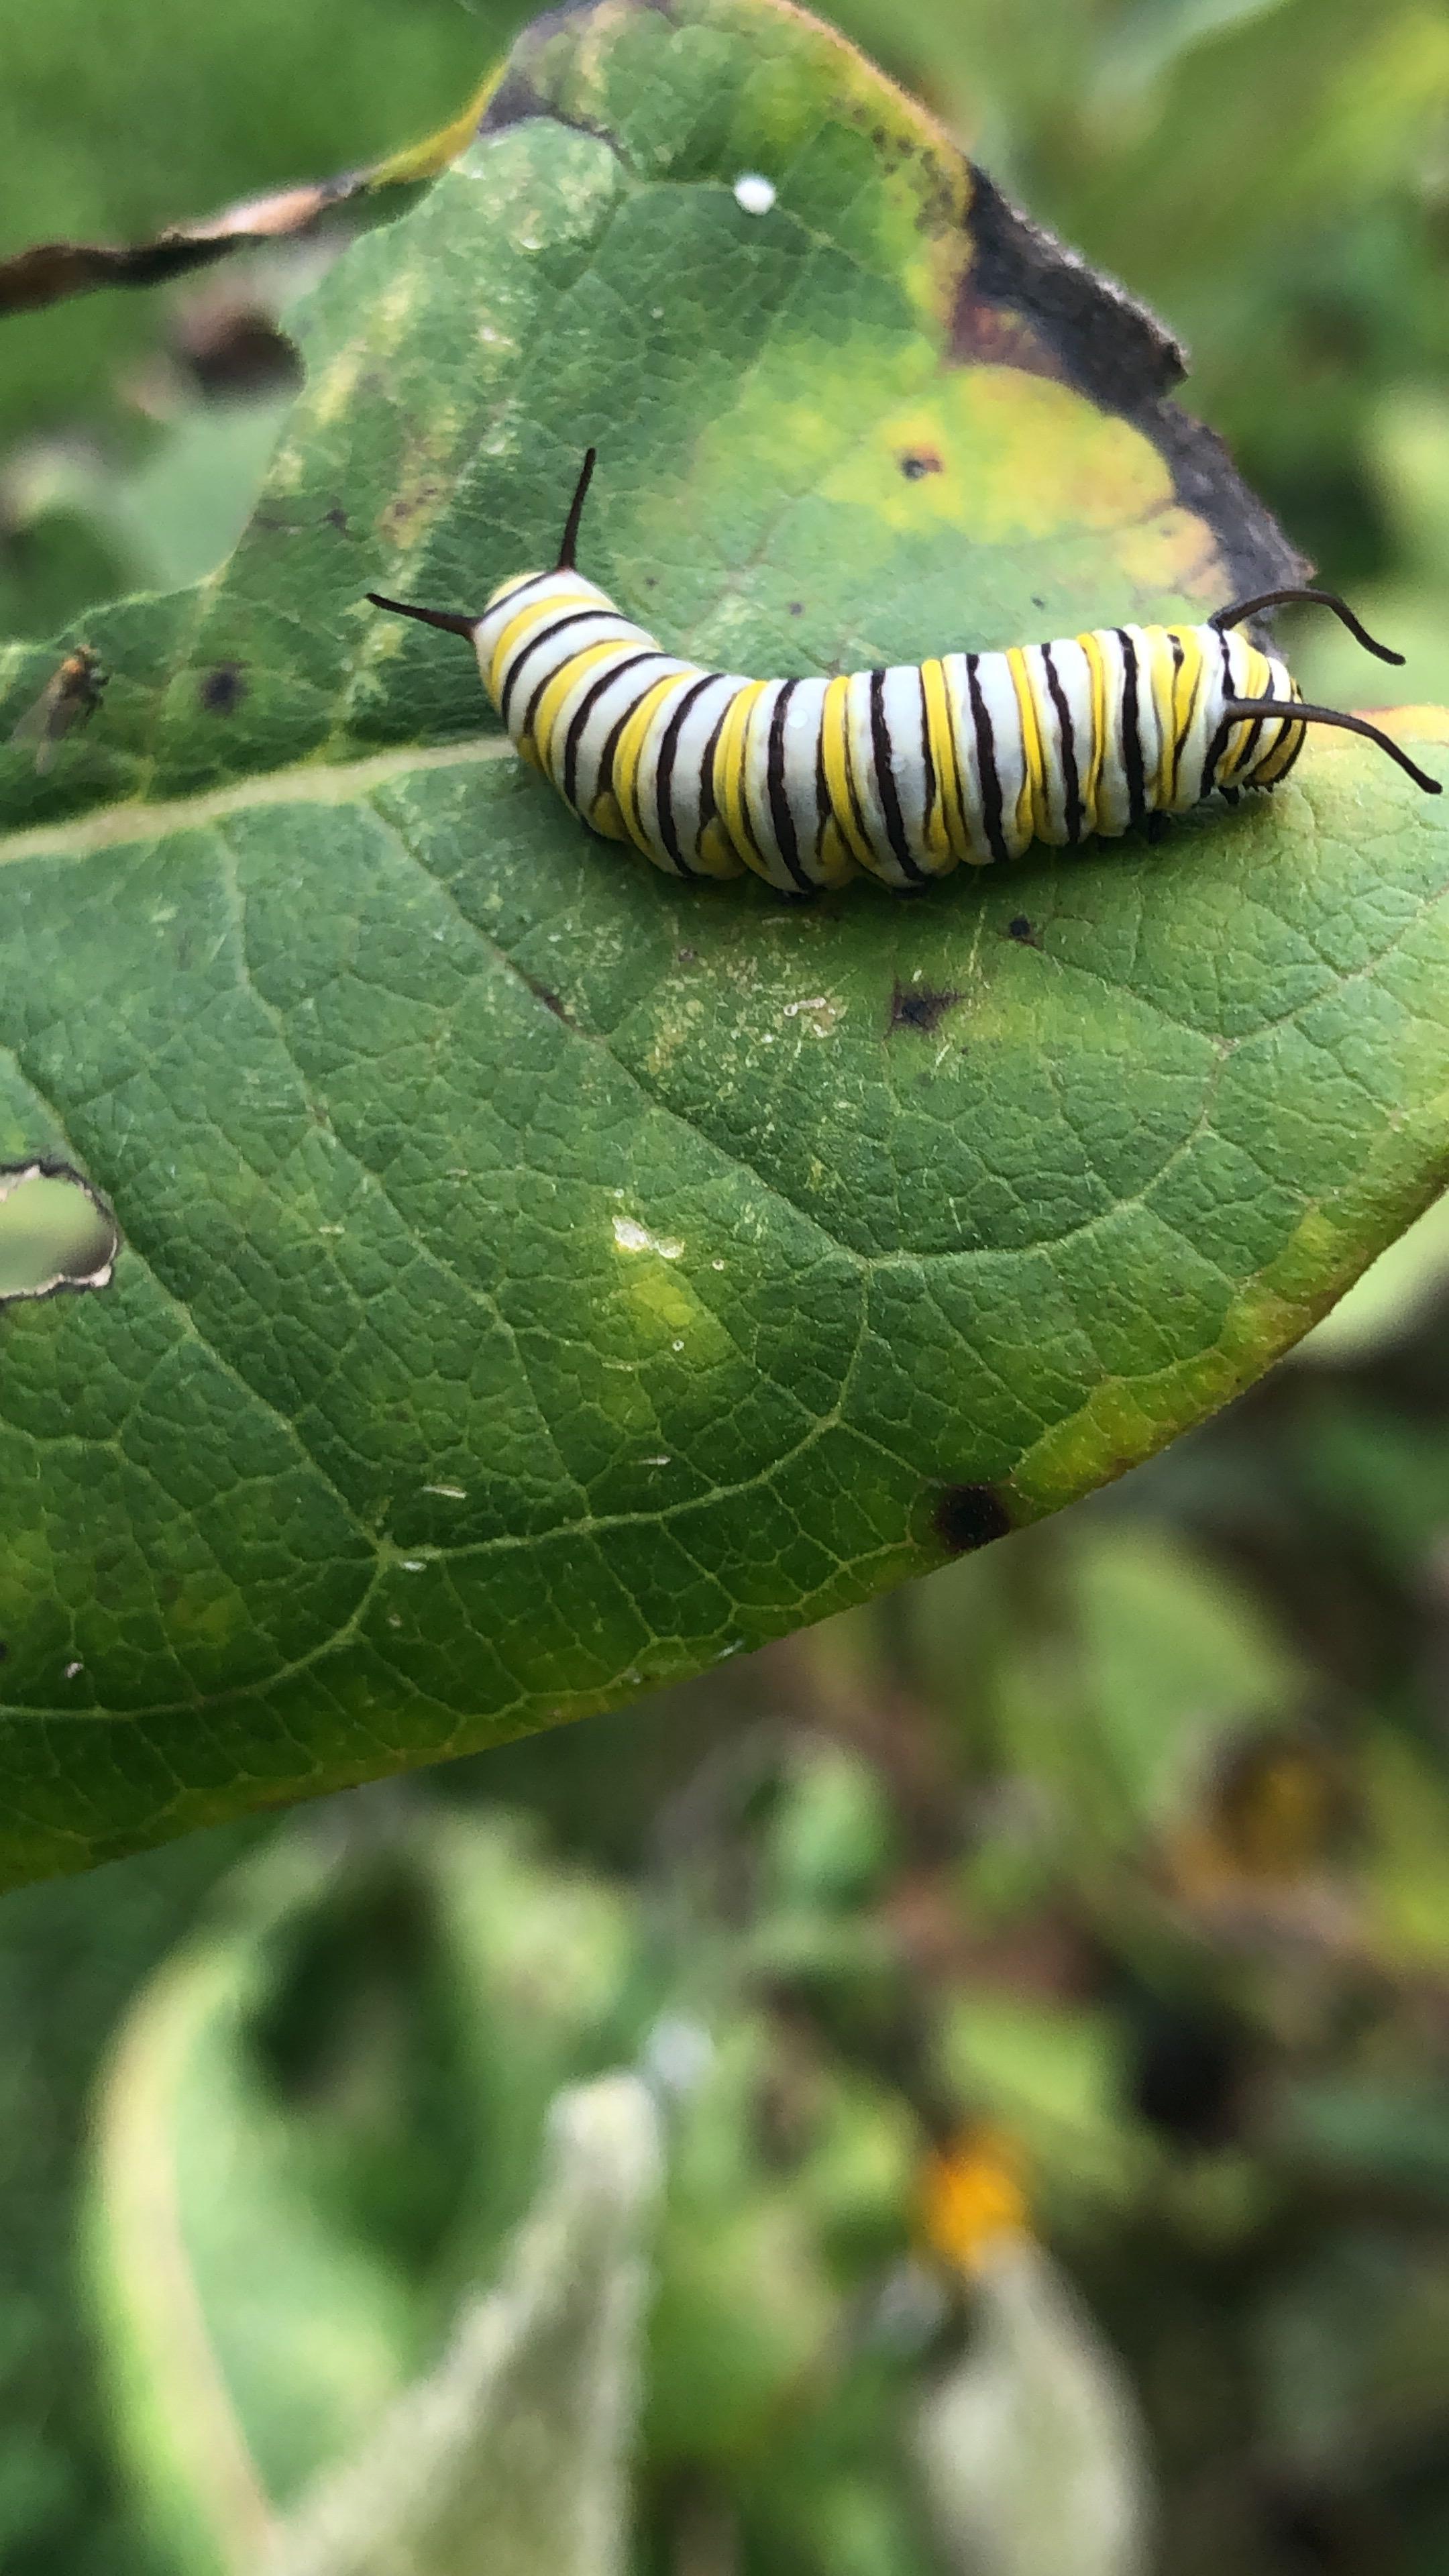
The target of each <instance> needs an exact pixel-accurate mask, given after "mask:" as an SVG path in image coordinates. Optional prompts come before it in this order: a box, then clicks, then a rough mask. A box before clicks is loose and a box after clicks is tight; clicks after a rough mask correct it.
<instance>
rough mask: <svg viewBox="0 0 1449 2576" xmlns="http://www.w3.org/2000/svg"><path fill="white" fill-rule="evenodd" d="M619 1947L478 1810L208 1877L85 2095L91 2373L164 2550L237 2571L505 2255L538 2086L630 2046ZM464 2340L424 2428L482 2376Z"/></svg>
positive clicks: (457, 2405)
mask: <svg viewBox="0 0 1449 2576" xmlns="http://www.w3.org/2000/svg"><path fill="white" fill-rule="evenodd" d="M630 1957H631V1943H630V1933H629V1926H628V1923H627V1918H626V1917H625V1915H624V1912H623V1910H622V1908H621V1906H620V1904H619V1902H618V1900H617V1899H615V1898H614V1897H613V1896H612V1895H611V1894H610V1892H609V1891H608V1890H607V1889H605V1888H603V1887H602V1886H600V1885H599V1884H598V1883H597V1882H596V1881H593V1880H591V1879H589V1878H586V1877H585V1876H584V1875H583V1874H582V1873H567V1872H561V1871H557V1870H553V1869H550V1868H548V1867H547V1866H545V1865H543V1864H542V1863H540V1862H539V1861H538V1859H537V1858H536V1857H535V1855H534V1854H533V1853H532V1851H531V1850H530V1848H529V1842H528V1837H527V1836H526V1834H525V1833H524V1832H523V1831H522V1830H521V1829H520V1828H518V1827H517V1826H516V1825H514V1824H513V1823H512V1822H511V1821H509V1820H507V1819H505V1818H502V1817H498V1816H491V1817H489V1818H487V1819H472V1818H469V1819H463V1818H453V1817H445V1816H439V1815H432V1816H427V1817H422V1818H415V1819H414V1820H413V1821H412V1822H411V1824H408V1823H407V1821H406V1820H405V1819H399V1818H397V1817H394V1818H393V1819H392V1822H391V1829H390V1830H389V1828H388V1821H387V1819H386V1817H383V1818H381V1819H379V1818H377V1817H374V1818H373V1819H372V1820H371V1824H370V1826H369V1819H368V1818H367V1817H366V1816H365V1815H364V1816H354V1818H353V1819H352V1834H351V1838H350V1839H348V1838H347V1837H342V1838H338V1837H335V1836H329V1837H327V1838H325V1839H324V1838H322V1837H320V1836H313V1835H311V1834H306V1835H303V1834H300V1833H298V1834H294V1835H284V1836H283V1837H281V1839H280V1840H278V1841H274V1842H273V1843H272V1844H271V1846H270V1847H269V1848H268V1849H267V1850H266V1851H265V1852H264V1853H263V1854H262V1855H260V1856H259V1857H258V1858H256V1859H254V1860H252V1861H250V1862H248V1863H246V1864H244V1865H243V1866H242V1867H241V1868H240V1869H238V1870H236V1871H235V1872H233V1873H232V1875H231V1876H230V1877H229V1878H228V1879H226V1880H225V1881H224V1882H223V1884H222V1887H221V1889H220V1890H219V1891H218V1894H217V1897H216V1900H215V1901H214V1904H213V1907H212V1910H211V1915H210V1918H209V1919H208V1920H207V1921H205V1922H204V1923H203V1925H202V1927H201V1929H200V1931H199V1932H198V1933H197V1934H196V1935H195V1936H194V1937H193V1938H192V1939H191V1940H190V1941H189V1942H187V1943H184V1944H183V1945H182V1947H181V1948H180V1949H179V1950H178V1951H177V1952H176V1953H175V1954H174V1956H173V1957H172V1958H171V1959H169V1960H168V1961H167V1963H166V1964H165V1966H164V1967H163V1968H162V1970H161V1971H160V1973H159V1974H158V1975H157V1976H156V1977H154V1978H153V1979H152V1980H151V1982H150V1983H149V1984H148V1985H147V1986H146V1987H145V1988H143V1990H142V1992H141V1995H140V1996H139V1998H138V2000H137V2002H136V2004H135V2006H134V2007H133V2009H132V2011H131V2013H130V2015H129V2017H128V2020H127V2022H126V2024H125V2026H124V2028H123V2030H122V2032H121V2035H120V2039H119V2043H118V2045H117V2047H116V2050H115V2053H114V2059H113V2063H112V2065H111V2066H110V2068H109V2069H108V2071H107V2074H106V2078H105V2081H104V2083H103V2085H102V2087H101V2090H100V2095H99V2099H98V2104H97V2116H96V2172H95V2178H94V2182H93V2185H92V2191H91V2208H90V2223H89V2226H88V2230H87V2243H88V2253H89V2257H90V2266H89V2268H90V2273H91V2280H92V2287H93V2295H94V2299H95V2304H96V2306H97V2309H98V2311H99V2318H100V2323H101V2327H102V2343H103V2360H104V2372H105V2378H106V2382H107V2384H108V2388H109V2393H110V2396H111V2400H112V2411H113V2414H114V2418H115V2426H116V2433H117V2437H118V2443H119V2447H120V2449H121V2452H122V2455H123V2459H124V2462H125V2465H126V2467H127V2468H128V2470H129V2472H130V2478H131V2483H132V2485H133V2487H134V2490H135V2493H136V2497H137V2500H138V2503H139V2505H140V2507H141V2510H142V2512H143V2513H144V2515H145V2518H146V2520H147V2523H148V2526H149V2527H151V2528H152V2529H153V2531H154V2532H155V2534H156V2537H157V2539H158V2541H159V2543H160V2544H161V2546H162V2547H163V2550H164V2553H165V2555H166V2557H167V2559H168V2561H169V2562H174V2563H175V2565H176V2566H177V2567H178V2568H179V2569H183V2570H186V2571H191V2572H192V2576H218V2571H222V2570H225V2571H230V2570H232V2569H234V2568H235V2569H237V2570H241V2569H245V2570H246V2571H247V2576H251V2571H253V2569H254V2568H255V2565H256V2560H257V2556H258V2552H259V2550H260V2548H261V2545H262V2541H263V2538H264V2536H265V2535H266V2533H267V2532H268V2531H269V2530H270V2529H271V2528H272V2526H273V2524H274V2523H275V2522H276V2521H277V2520H278V2518H279V2516H281V2515H284V2514H286V2513H287V2512H289V2511H291V2510H292V2509H293V2508H294V2507H295V2508H296V2511H297V2513H298V2516H299V2536H298V2541H297V2548H298V2552H299V2555H300V2553H301V2552H302V2551H303V2548H304V2539H305V2533H306V2532H310V2531H311V2529H312V2524H311V2521H310V2520H309V2519H307V2517H308V2515H309V2513H310V2507H309V2506H308V2505H307V2504H304V2503H303V2501H302V2499H303V2498H306V2497H310V2495H311V2493H312V2489H313V2484H314V2481H316V2480H317V2479H318V2478H319V2477H321V2476H323V2474H324V2473H325V2472H327V2471H329V2470H331V2469H333V2468H336V2467H338V2466H339V2464H342V2463H345V2462H346V2461H348V2460H350V2459H352V2458H354V2457H356V2456H359V2455H360V2454H361V2452H362V2449H363V2446H364V2445H365V2444H366V2443H368V2442H370V2441H371V2440H372V2438H373V2437H374V2435H375V2434H376V2433H377V2429H378V2426H379V2424H380V2423H381V2422H382V2421H383V2419H384V2418H385V2417H386V2416H387V2414H388V2410H389V2409H390V2407H391V2406H392V2404H393V2402H394V2400H399V2401H400V2402H401V2403H402V2404H403V2405H404V2407H405V2408H410V2407H412V2405H413V2404H414V2402H415V2401H414V2400H413V2399H411V2398H404V2397H403V2394H402V2392H404V2391H405V2390H407V2389H409V2388H411V2387H412V2384H413V2382H414V2379H415V2377H416V2374H417V2373H418V2372H419V2371H420V2370H421V2369H422V2368H424V2367H425V2366H426V2365H427V2364H428V2363H429V2362H430V2361H431V2360H432V2358H433V2355H434V2353H435V2351H436V2349H437V2345H438V2342H439V2340H440V2333H441V2327H442V2324H443V2321H444V2320H445V2319H446V2318H448V2317H449V2316H450V2312H451V2311H452V2309H453V2307H454V2305H455V2303H456V2301H457V2299H458V2298H459V2296H460V2295H461V2296H464V2297H465V2300H466V2299H467V2298H468V2297H469V2296H471V2295H474V2294H476V2291H477V2285H478V2284H479V2282H480V2281H487V2280H491V2279H493V2278H494V2277H495V2276H496V2274H497V2272H498V2270H499V2267H500V2264H502V2263H503V2262H504V2261H505V2259H506V2256H505V2248H506V2245H507V2242H508V2239H509V2237H510V2235H511V2233H512V2231H513V2230H514V2229H516V2228H517V2227H518V2226H519V2225H520V2224H521V2223H522V2222H523V2220H524V2218H525V2215H526V2213H527V2211H528V2209H529V2207H530V2204H531V2203H532V2202H533V2201H534V2199H535V2196H536V2194H537V2191H538V2177H539V2140H540V2136H541V2134H542V2133H543V2131H544V2129H545V2126H546V2121H547V2116H548V2111H549V2105H550V2104H551V2103H553V2102H555V2101H558V2100H563V2101H570V2100H572V2101H573V2102H575V2103H578V2102H581V2101H582V2102H587V2101H589V2100H590V2099H592V2098H595V2097H594V2096H592V2095H591V2094H590V2092H589V2091H588V2089H587V2088H585V2089H584V2090H582V2091H579V2090H574V2091H571V2090H570V2087H571V2086H572V2085H574V2084H575V2082H576V2079H577V2077H578V2076H579V2075H580V2074H581V2073H585V2072H591V2071H592V2070H593V2068H595V2067H596V2066H598V2065H599V2064H600V2063H607V2061H608V2058H609V2056H610V2055H611V2054H612V2053H613V2051H614V2048H615V2046H616V2045H617V2044H618V2043H620V2042H622V2043H623V2044H624V2045H626V2046H627V2045H630V2044H631V2042H632V2037H633V2033H632V2026H631V2024H630V2023H629V2022H628V2021H627V2019H624V2018H621V1990H622V1988H623V1987H624V1985H625V1982H626V1979H627V1974H628V1969H629V1964H630ZM601 2116H603V2114H602V2113H601ZM600 2172H601V2174H602V2165H601V2166H600ZM581 2214H582V2217H583V2219H584V2222H585V2225H586V2226H587V2221H588V2213H587V2211H585V2212H583V2213H581ZM595 2215H596V2216H599V2217H603V2216H605V2215H606V2213H604V2212H603V2211H601V2210H597V2209H596V2211H595ZM485 2340H486V2337H485ZM463 2341H464V2345H465V2346H466V2347H467V2348H466V2350H464V2349H463V2348H462V2347H460V2348H459V2349H458V2350H456V2351H455V2352H454V2354H453V2357H452V2361H451V2362H450V2363H447V2364H445V2366H444V2372H443V2384H442V2386H441V2389H440V2392H439V2394H438V2406H437V2410H436V2411H437V2416H438V2426H439V2429H440V2431H441V2430H443V2429H446V2428H447V2427H453V2426H455V2425H456V2422H457V2420H458V2417H459V2413H460V2410H461V2411H462V2412H464V2413H466V2406H465V2405H464V2399H465V2396H466V2394H467V2393H468V2391H470V2390H472V2391H474V2393H476V2381H475V2379H474V2377H473V2376H472V2375H471V2374H470V2367H469V2355H470V2354H471V2355H472V2357H473V2359H475V2360H476V2359H477V2353H476V2350H475V2349H474V2340H473V2338H472V2337H471V2336H470V2335H468V2334H465V2335H464V2338H463ZM399 2438H401V2437H399ZM434 2469H435V2472H437V2477H439V2478H440V2477H441V2469H440V2467H439V2464H438V2462H437V2460H436V2459H435V2461H434ZM435 2486H436V2479H435ZM373 2500H374V2504H375V2505H376V2504H377V2502H378V2500H377V2496H376V2492H375V2490H374V2496H373ZM394 2501H395V2502H397V2504H398V2509H399V2512H400V2513H402V2512H403V2507H404V2505H405V2501H406V2500H405V2499H401V2498H395V2499H394ZM380 2512H381V2507H380V2506H378V2514H375V2515H374V2523H376V2522H377V2521H378V2515H379V2514H380ZM318 2513H319V2516H320V2518H321V2520H322V2522H323V2523H324V2524H327V2523H328V2521H329V2517H330V2508H328V2507H326V2506H325V2505H323V2504H321V2503H319V2505H318ZM404 2518H405V2516H404ZM308 2545H310V2544H308ZM399 2545H400V2544H399Z"/></svg>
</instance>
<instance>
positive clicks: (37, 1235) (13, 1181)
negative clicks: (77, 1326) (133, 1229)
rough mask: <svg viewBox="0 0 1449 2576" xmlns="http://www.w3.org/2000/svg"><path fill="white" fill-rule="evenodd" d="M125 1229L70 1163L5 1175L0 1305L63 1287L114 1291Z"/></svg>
mask: <svg viewBox="0 0 1449 2576" xmlns="http://www.w3.org/2000/svg"><path fill="white" fill-rule="evenodd" d="M119 1249H120V1232H119V1229H118V1227H117V1224H116V1220H115V1218H114V1217H113V1216H112V1214H111V1212H110V1209H109V1208H108V1207H107V1206H106V1204H105V1202H104V1200H103V1199H101V1198H99V1197H98V1196H97V1195H96V1192H95V1191H94V1190H93V1189H92V1188H91V1185H90V1183H89V1181H85V1180H82V1178H81V1176H80V1174H79V1172H73V1171H72V1170H71V1169H70V1168H69V1166H68V1165H66V1164H64V1163H21V1164H12V1165H11V1166H10V1167H9V1168H8V1169H6V1170H0V1305H11V1304H14V1303H16V1302H17V1301H20V1300H25V1301H32V1302H33V1301H34V1300H35V1299H37V1298H41V1297H53V1296H55V1295H56V1294H57V1293H58V1291H59V1290H61V1289H62V1288H72V1289H78V1288H109V1286H110V1284H111V1280H112V1278H113V1276H114V1274H115V1267H116V1254H117V1252H118V1251H119Z"/></svg>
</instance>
